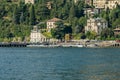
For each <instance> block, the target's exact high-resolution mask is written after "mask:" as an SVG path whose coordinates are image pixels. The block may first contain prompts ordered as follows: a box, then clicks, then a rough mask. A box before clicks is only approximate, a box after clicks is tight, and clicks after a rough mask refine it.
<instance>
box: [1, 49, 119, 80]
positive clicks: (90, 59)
mask: <svg viewBox="0 0 120 80" xmlns="http://www.w3.org/2000/svg"><path fill="white" fill-rule="evenodd" d="M0 80H120V49H119V48H114V49H113V48H106V49H87V48H0Z"/></svg>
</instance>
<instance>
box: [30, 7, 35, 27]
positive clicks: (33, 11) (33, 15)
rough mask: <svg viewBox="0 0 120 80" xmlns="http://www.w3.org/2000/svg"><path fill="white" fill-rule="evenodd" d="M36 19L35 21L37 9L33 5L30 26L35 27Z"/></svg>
mask: <svg viewBox="0 0 120 80" xmlns="http://www.w3.org/2000/svg"><path fill="white" fill-rule="evenodd" d="M35 22H36V19H35V9H34V6H33V5H31V8H30V25H35Z"/></svg>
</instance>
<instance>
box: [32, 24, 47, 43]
mask: <svg viewBox="0 0 120 80" xmlns="http://www.w3.org/2000/svg"><path fill="white" fill-rule="evenodd" d="M30 42H31V43H43V42H47V38H46V37H45V36H44V35H43V34H42V33H40V31H39V30H38V29H37V26H34V29H33V30H32V31H31V34H30Z"/></svg>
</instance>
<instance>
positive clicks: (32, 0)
mask: <svg viewBox="0 0 120 80" xmlns="http://www.w3.org/2000/svg"><path fill="white" fill-rule="evenodd" d="M30 3H31V4H34V3H35V0H25V4H30Z"/></svg>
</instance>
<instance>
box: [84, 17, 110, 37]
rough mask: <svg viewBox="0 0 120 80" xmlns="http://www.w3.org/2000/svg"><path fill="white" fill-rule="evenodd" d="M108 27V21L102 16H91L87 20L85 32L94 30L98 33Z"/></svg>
mask: <svg viewBox="0 0 120 80" xmlns="http://www.w3.org/2000/svg"><path fill="white" fill-rule="evenodd" d="M107 27H108V23H107V21H106V20H104V19H102V18H90V19H88V20H87V25H86V26H85V33H86V32H88V31H94V32H96V33H97V34H98V35H99V34H100V33H101V31H102V30H103V29H105V28H107Z"/></svg>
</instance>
